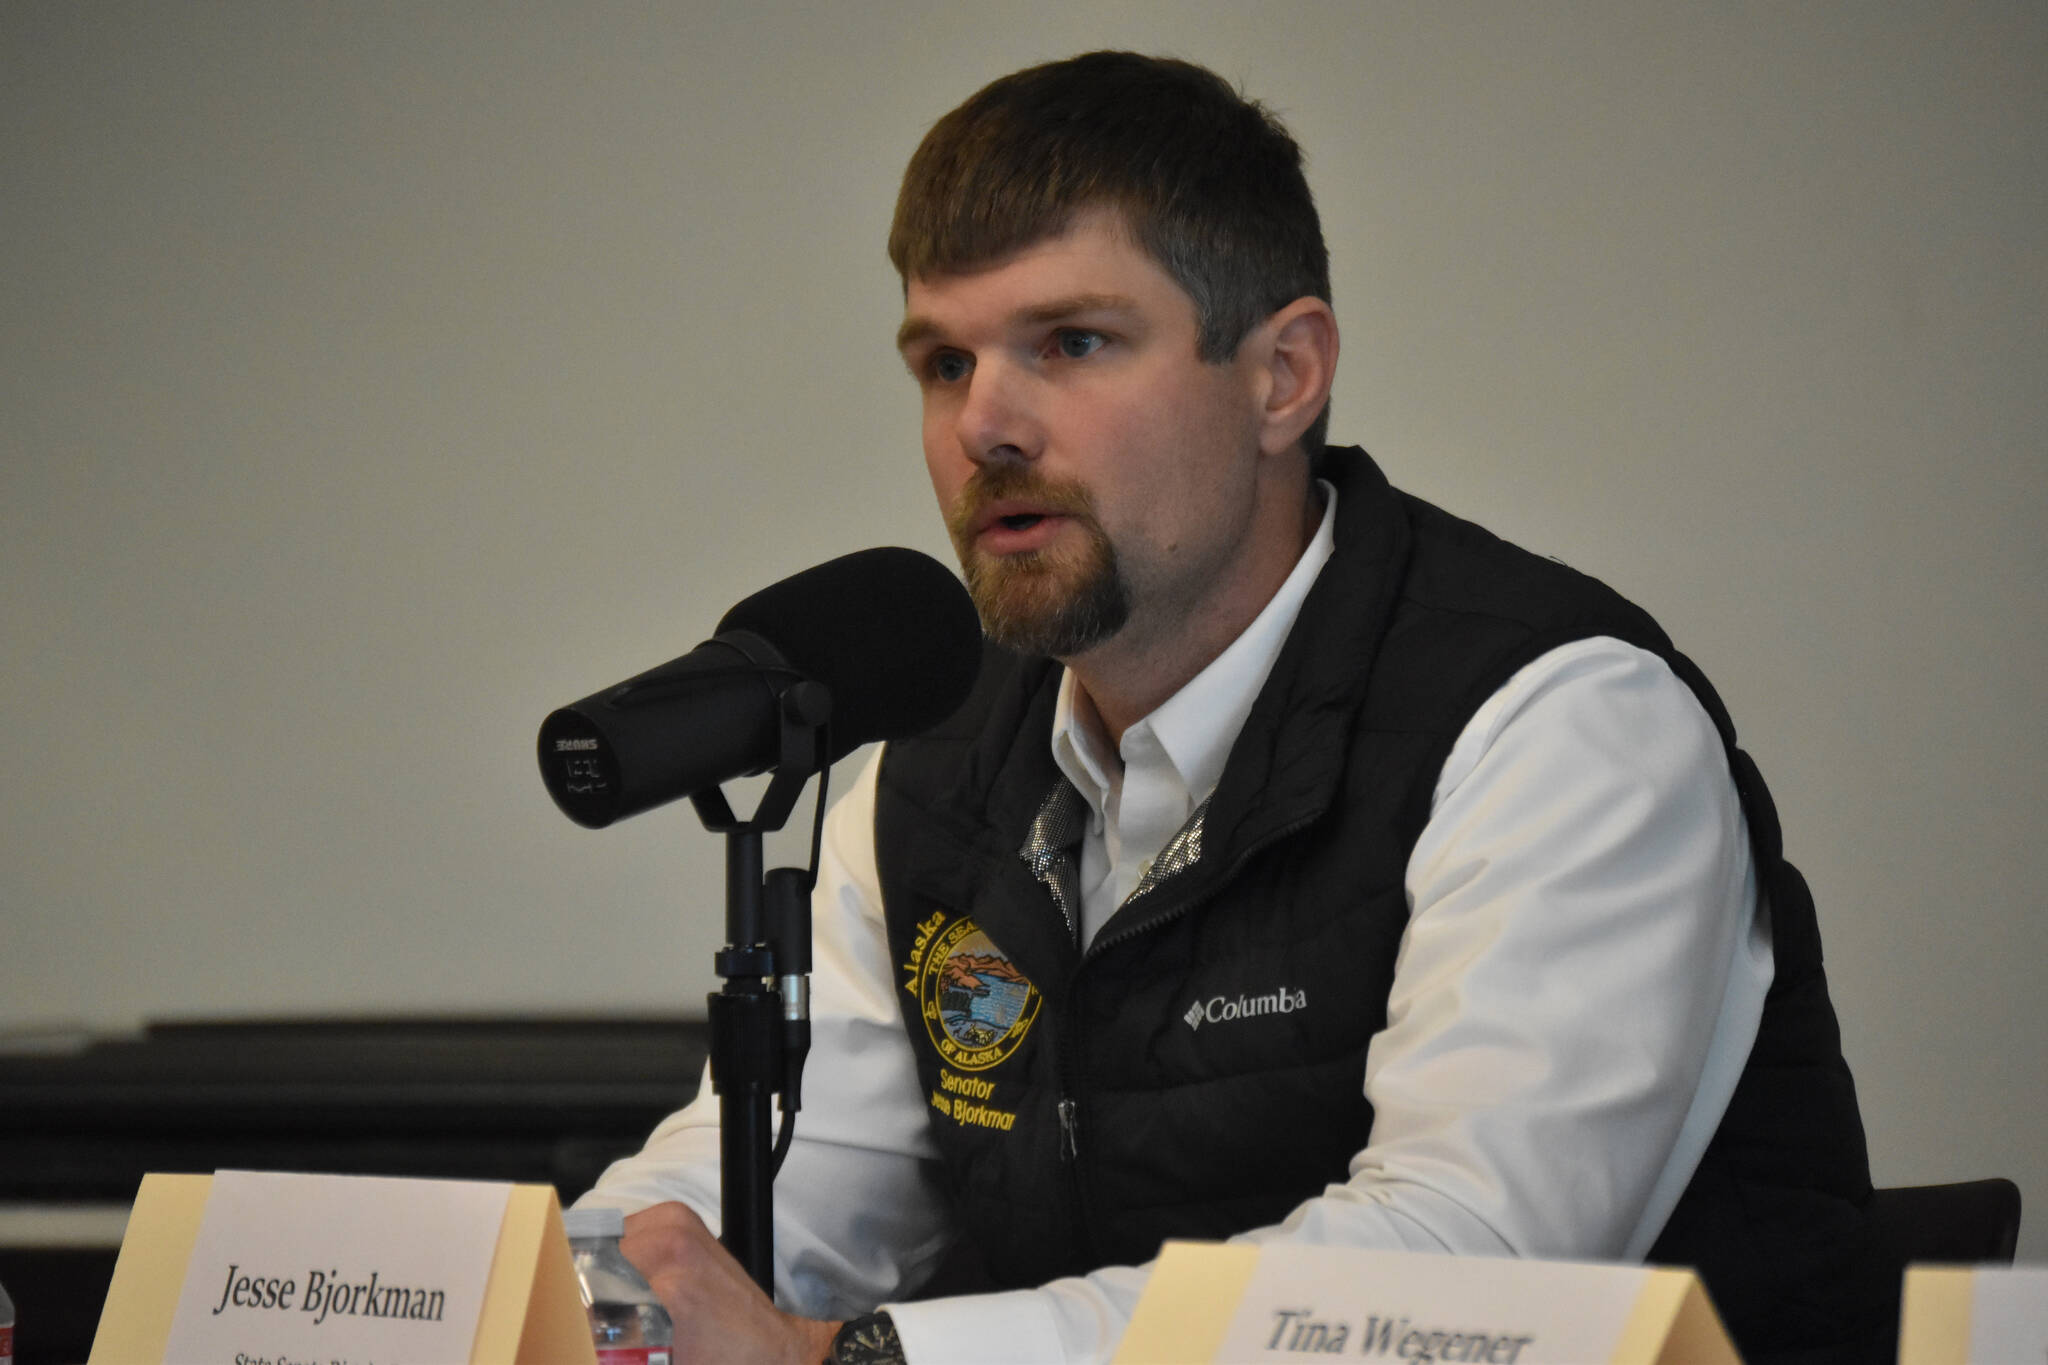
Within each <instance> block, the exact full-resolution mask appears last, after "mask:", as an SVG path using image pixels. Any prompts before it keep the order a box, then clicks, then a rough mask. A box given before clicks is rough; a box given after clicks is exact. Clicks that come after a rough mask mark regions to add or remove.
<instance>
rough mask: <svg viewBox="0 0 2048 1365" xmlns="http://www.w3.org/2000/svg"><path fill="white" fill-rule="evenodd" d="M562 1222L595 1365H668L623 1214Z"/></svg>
mask: <svg viewBox="0 0 2048 1365" xmlns="http://www.w3.org/2000/svg"><path fill="white" fill-rule="evenodd" d="M562 1223H563V1226H565V1227H566V1228H567V1229H568V1230H569V1256H570V1259H572V1260H573V1261H575V1263H576V1280H577V1283H578V1285H579V1286H580V1287H581V1288H582V1291H583V1311H584V1312H586V1313H588V1314H589V1315H590V1339H591V1341H592V1342H593V1343H594V1344H595V1345H596V1346H597V1365H669V1355H670V1350H669V1348H670V1347H671V1346H672V1345H673V1344H674V1342H675V1327H674V1324H672V1323H671V1322H670V1321H669V1316H668V1310H667V1309H665V1308H663V1307H662V1306H661V1301H660V1300H659V1299H657V1298H655V1297H654V1291H653V1290H652V1289H649V1288H648V1287H647V1281H645V1280H643V1279H641V1278H640V1272H639V1271H637V1270H635V1269H634V1268H633V1263H632V1262H631V1261H629V1260H627V1259H626V1257H625V1254H624V1253H623V1252H621V1251H620V1250H619V1238H620V1236H621V1235H623V1234H624V1233H625V1231H626V1215H625V1214H623V1213H621V1212H619V1211H618V1210H617V1209H570V1210H569V1211H568V1212H566V1213H564V1214H563V1215H562ZM0 1365H4V1362H0Z"/></svg>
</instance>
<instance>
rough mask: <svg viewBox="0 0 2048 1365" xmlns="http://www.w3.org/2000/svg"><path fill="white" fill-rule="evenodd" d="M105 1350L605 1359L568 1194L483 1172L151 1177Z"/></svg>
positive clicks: (331, 1357)
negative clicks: (576, 1263) (449, 1176)
mask: <svg viewBox="0 0 2048 1365" xmlns="http://www.w3.org/2000/svg"><path fill="white" fill-rule="evenodd" d="M92 1359H93V1361H95V1362H109V1363H110V1365H111V1363H112V1362H122V1363H123V1365H127V1363H129V1362H138V1361H162V1362H166V1365H442V1363H443V1362H463V1361H475V1362H484V1361H488V1362H493V1363H494V1365H495V1362H504V1363H505V1365H520V1363H521V1362H540V1361H567V1362H592V1363H593V1365H594V1362H595V1359H596V1354H595V1350H594V1348H593V1346H592V1344H591V1337H590V1329H589V1325H588V1322H587V1320H586V1318H585V1316H584V1313H583V1308H582V1304H581V1301H580V1298H579V1295H578V1293H577V1289H576V1277H575V1271H574V1269H573V1267H572V1266H571V1265H570V1262H569V1252H568V1242H567V1239H566V1237H565V1236H564V1235H563V1232H562V1217H561V1210H560V1207H559V1205H558V1204H557V1203H556V1201H555V1194H554V1191H553V1190H552V1189H551V1188H549V1187H547V1186H515V1185H508V1184H490V1183H484V1182H476V1181H448V1180H398V1179H385V1178H377V1177H351V1176H319V1175H284V1174H275V1173H269V1172H253V1171H227V1172H222V1173H221V1174H219V1175H217V1176H213V1177H207V1176H164V1175H151V1176H145V1177H144V1178H143V1183H142V1188H141V1190H140V1191H139V1192H138V1194H137V1196H136V1202H135V1208H134V1210H133V1212H132V1213H131V1214H130V1216H129V1221H128V1231H127V1235H126V1236H125V1237H124V1238H123V1240H122V1244H121V1255H120V1259H119V1260H118V1261H117V1262H116V1263H115V1267H114V1279H113V1283H112V1285H111V1286H110V1288H109V1290H108V1294H107V1304H106V1308H105V1310H104V1311H103V1312H102V1314H101V1317H100V1326H99V1331H98V1333H97V1334H96V1335H95V1337H94V1339H93V1352H92Z"/></svg>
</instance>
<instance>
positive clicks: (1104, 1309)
mask: <svg viewBox="0 0 2048 1365" xmlns="http://www.w3.org/2000/svg"><path fill="white" fill-rule="evenodd" d="M889 252H890V257H891V259H892V260H893V261H894V262H895V265H896V268H897V270H898V271H899V272H900V274H901V275H902V279H903V286H904V301H905V308H904V317H903V321H902V325H901V327H900V328H899V330H898V332H897V344H898V347H899V349H900V350H901V353H902V356H903V360H904V363H905V365H906V366H907V367H908V369H909V371H910V374H911V376H912V378H913V379H914V381H915V382H916V384H917V386H918V389H919V391H920V393H921V394H922V396H923V410H924V420H923V437H924V452H925V461H926V464H927V466H928V469H929V472H930V474H931V479H932V485H933V488H934V490H935V491H936V492H937V494H938V500H939V506H940V509H941V510H942V512H943V513H944V515H945V519H946V525H947V528H948V530H949V531H950V533H951V535H952V539H953V542H954V545H955V546H956V548H957V550H958V552H959V556H960V561H961V566H962V568H963V569H964V571H965V576H966V579H967V583H968V586H969V589H970V590H971V592H972V595H973V598H974V601H975V605H976V607H977V609H978V610H979V612H980V615H981V619H982V624H983V627H984V629H985V631H986V633H987V635H988V637H989V640H990V641H991V644H990V646H989V648H988V651H987V657H986V659H985V660H984V664H983V668H982V673H981V679H980V682H979V683H978V684H977V686H976V689H975V692H974V695H973V696H972V698H971V699H970V700H969V701H968V702H967V704H966V705H965V706H964V707H963V708H962V709H961V710H960V711H959V712H958V713H956V714H955V715H953V716H952V717H951V718H950V719H948V720H947V721H945V722H943V723H942V724H940V725H939V726H938V727H936V728H935V729H933V730H931V731H929V732H927V733H926V734H924V735H922V736H920V737H919V738H917V739H915V740H909V741H901V742H896V743H891V744H890V745H888V746H887V747H886V749H885V750H884V752H883V753H882V755H881V757H880V759H879V760H878V761H877V762H874V763H871V764H870V765H869V766H868V767H867V768H866V770H865V771H864V772H863V773H862V774H861V776H860V778H859V779H858V781H857V783H856V784H855V786H854V789H853V790H852V791H851V792H850V793H849V794H848V795H847V796H846V797H845V799H843V800H842V801H841V802H840V803H839V804H838V805H837V806H836V807H835V808H834V810H833V812H832V814H831V816H830V818H829V821H828V826H827V835H826V842H825V847H824V852H823V857H822V860H821V876H820V881H819V886H818V891H817V895H816V901H815V915H816V926H817V928H816V933H817V950H816V964H817V965H816V971H815V978H814V980H815V987H814V989H815V994H814V999H813V1023H814V1037H815V1042H814V1048H813V1052H812V1059H811V1063H810V1067H809V1072H808V1075H809V1079H808V1081H807V1083H806V1095H805V1107H804V1111H803V1114H802V1116H801V1121H800V1122H799V1124H798V1130H797V1131H798V1137H797V1140H796V1143H795V1145H794V1148H793V1149H792V1151H791V1153H790V1156H789V1158H788V1160H787V1163H786V1164H785V1166H784V1167H783V1171H782V1174H781V1177H780V1179H779V1180H778V1182H777V1186H776V1229H775V1234H776V1253H777V1265H776V1269H777V1287H778V1296H779V1299H780V1301H781V1304H782V1305H783V1308H781V1309H778V1308H777V1307H775V1306H774V1305H771V1304H770V1303H769V1302H768V1301H767V1299H766V1298H765V1297H763V1296H762V1295H761V1294H760V1293H759V1292H758V1291H757V1290H755V1289H754V1288H753V1286H752V1285H751V1283H750V1282H749V1281H748V1280H747V1278H746V1276H745V1275H744V1273H742V1272H741V1271H740V1270H739V1268H738V1267H737V1266H736V1265H734V1264H733V1262H732V1261H731V1260H730V1258H728V1257H727V1256H726V1255H725V1254H724V1252H723V1250H722V1249H721V1248H720V1247H719V1246H718V1244H717V1243H716V1241H715V1240H714V1239H713V1236H712V1231H711V1230H709V1229H707V1228H706V1227H705V1226H704V1223H703V1222H702V1221H701V1220H702V1219H703V1218H705V1217H710V1218H714V1219H715V1217H716V1214H717V1210H718V1207H719V1202H718V1135H717V1132H716V1125H717V1108H716V1103H715V1101H714V1100H713V1099H712V1098H711V1097H710V1095H709V1094H708V1090H707V1093H706V1094H704V1095H703V1096H702V1097H700V1099H699V1101H698V1102H697V1103H695V1104H693V1105H691V1106H690V1107H689V1108H687V1109H685V1110H684V1111H683V1112H681V1113H680V1114H677V1115H676V1116H674V1117H673V1118H671V1119H669V1120H668V1121H667V1122H665V1123H664V1124H663V1125H662V1126H661V1127H660V1128H659V1129H658V1130H657V1131H656V1132H655V1133H654V1135H653V1136H652V1137H651V1138H650V1139H649V1141H648V1144H647V1147H646V1149H645V1150H644V1151H643V1152H642V1153H641V1154H640V1155H639V1156H636V1157H633V1158H630V1159H628V1160H626V1161H622V1162H620V1163H618V1164H617V1165H616V1166H614V1167H613V1168H612V1169H611V1170H610V1171H609V1172H607V1173H606V1175H605V1177H604V1179H603V1180H602V1181H601V1182H600V1184H599V1186H598V1188H597V1190H595V1191H594V1192H593V1193H592V1194H591V1195H590V1196H588V1197H587V1202H596V1203H613V1204H618V1205H620V1206H623V1207H626V1208H628V1209H629V1210H636V1211H637V1212H635V1214H634V1216H633V1217H632V1218H631V1219H629V1221H628V1236H627V1240H626V1244H625V1247H626V1252H627V1255H628V1256H629V1257H631V1258H632V1259H633V1260H634V1261H635V1262H636V1263H638V1264H639V1265H640V1266H641V1267H642V1269H643V1270H644V1271H645V1272H646V1273H647V1275H648V1278H649V1280H650V1282H651V1283H652V1284H653V1285H654V1286H655V1288H656V1289H657V1290H658V1291H659V1292H660V1294H661V1295H662V1297H663V1299H664V1301H665V1302H666V1303H667V1304H668V1306H669V1308H670V1311H671V1313H672V1314H673V1315H674V1317H675V1321H676V1332H677V1342H678V1346H679V1353H680V1355H681V1357H682V1359H685V1360H691V1359H701V1360H720V1361H730V1360H741V1359H759V1360H775V1361H793V1362H803V1365H813V1363H814V1362H817V1361H820V1360H844V1361H854V1360H859V1361H880V1360H907V1361H910V1362H914V1363H915V1362H925V1361H945V1362H955V1361H968V1360H986V1361H1054V1360H1076V1361H1081V1360H1088V1361H1099V1360H1105V1359H1107V1357H1108V1356H1109V1354H1110V1353H1111V1352H1112V1351H1113V1350H1114V1348H1115V1344H1116V1341H1117V1338H1118V1336H1119V1334H1120V1332H1121V1330H1122V1328H1123V1325H1124V1323H1125V1322H1126V1321H1127V1320H1128V1317H1129V1315H1130V1312H1131V1309H1132V1306H1133V1304H1134V1303H1135V1300H1136V1297H1137V1294H1138V1292H1139V1290H1140V1289H1141V1288H1142V1286H1143V1283H1144V1279H1145V1269H1144V1267H1145V1264H1146V1262H1148V1261H1149V1260H1150V1259H1151V1258H1152V1257H1153V1256H1154V1255H1155V1253H1156V1252H1157V1250H1158V1248H1159V1245H1160V1243H1161V1242H1162V1241H1163V1240H1164V1239H1166V1238H1169V1237H1182V1238H1226V1237H1242V1238H1246V1239H1249V1240H1254V1241H1274V1240H1292V1241H1300V1242H1308V1243H1321V1244H1332V1245H1347V1246H1369V1247H1385V1248H1394V1249H1408V1250H1418V1251H1431V1252H1448V1253H1454V1254H1459V1255H1473V1256H1539V1257H1560V1258H1563V1257H1569V1258H1599V1259H1619V1260H1643V1259H1648V1260H1652V1261H1659V1262H1669V1263H1674V1264H1682V1265H1690V1266H1695V1267H1697V1268H1698V1269H1699V1270H1700V1272H1701V1274H1702V1276H1703V1278H1704V1279H1705V1281H1706V1283H1707V1285H1708V1287H1709V1289H1710V1290H1711V1292H1712V1294H1713V1296H1714V1299H1715V1301H1716V1303H1717V1304H1718V1306H1719V1307H1720V1309H1721V1312H1722V1314H1723V1317H1724V1319H1725V1320H1726V1322H1727V1324H1728V1326H1729V1328H1730V1330H1731V1332H1732V1333H1733V1335H1734V1337H1735V1340H1736V1342H1737V1344H1738V1346H1739V1347H1740V1348H1741V1349H1742V1351H1743V1352H1744V1353H1745V1355H1746V1356H1748V1357H1749V1358H1750V1359H1752V1360H1759V1359H1769V1358H1772V1357H1774V1356H1783V1357H1797V1358H1799V1359H1807V1360H1826V1359H1857V1358H1862V1355H1863V1354H1864V1353H1867V1352H1870V1351H1877V1352H1880V1353H1881V1352H1882V1351H1884V1350H1888V1343H1874V1342H1871V1341H1869V1340H1868V1339H1867V1338H1868V1336H1869V1335H1870V1333H1871V1330H1872V1329H1873V1328H1874V1327H1876V1326H1877V1325H1878V1323H1879V1320H1880V1319H1881V1318H1882V1316H1883V1312H1884V1306H1883V1298H1884V1294H1885V1292H1886V1285H1885V1284H1884V1281H1883V1279H1882V1271H1881V1269H1880V1267H1879V1264H1878V1261H1877V1259H1876V1257H1875V1255H1874V1253H1873V1252H1872V1250H1871V1248H1870V1246H1869V1241H1868V1238H1867V1235H1866V1232H1865V1227H1864V1219H1863V1213H1862V1205H1863V1203H1864V1201H1865V1200H1866V1199H1867V1197H1868V1194H1869V1189H1870V1182H1869V1173H1868V1169H1867V1164H1866V1161H1865V1157H1864V1147H1863V1135H1862V1127H1861V1122H1860V1119H1859V1118H1858V1115H1857V1109H1856V1101H1855V1094H1854V1090H1853V1087H1852V1085H1851V1082H1850V1077H1849V1073H1848V1069H1847V1067H1846V1066H1845V1065H1844V1063H1843V1061H1842V1057H1841V1051H1840V1047H1839V1042H1838V1038H1837V1033H1836V1026H1835V1020H1834V1014H1833V1010H1832V1007H1831V1006H1830V1004H1829V1001H1828V996H1827V988H1826V983H1825V979H1824V977H1823V975H1822V971H1821V955H1820V944H1819V937H1818V931H1817V929H1816V927H1815V920H1814V912H1813V906H1812V902H1811V900H1810V898H1809V897H1808V895H1807V892H1806V889H1805V886H1804V884H1803V882H1802V881H1801V880H1800V878H1799V875H1798V873H1797V872H1796V871H1795V870H1794V869H1793V868H1792V867H1791V866H1790V864H1788V863H1787V862H1786V861H1785V860H1784V858H1783V856H1782V853H1781V847H1780V841H1779V837H1778V830H1777V826H1776V819H1775V815H1774V814H1773V811H1772V808H1771V804H1770V800H1769V797H1768V794H1767V793H1766V791H1765V789H1764V787H1763V784H1762V781H1761V779H1760V778H1759V777H1758V776H1757V773H1756V770H1755V768H1754V766H1753V765H1751V764H1750V762H1749V760H1748V758H1747V757H1746V756H1745V755H1743V754H1741V753H1740V751H1739V750H1737V749H1736V748H1735V744H1734V734H1733V730H1732V728H1731V727H1730V725H1729V723H1728V720H1727V717H1726V715H1725V713H1724V712H1723V711H1722V709H1721V705H1720V702H1719V701H1718V699H1717V698H1716V697H1715V695H1714V693H1713V691H1712V689H1711V688H1710V687H1709V686H1708V684H1707V682H1706V680H1705V679H1704V678H1703V677H1702V676H1701V675H1700V674H1699V672H1698V671H1697V670H1696V669H1695V668H1694V667H1693V666H1692V665H1691V663H1690V662H1689V661H1687V660H1686V659H1685V658H1684V656H1683V655H1681V654H1679V653H1678V652H1677V651H1676V650H1675V649H1674V647H1673V646H1672V644H1671V642H1670V641H1669V640H1668V639H1667V638H1666V637H1665V635H1664V634H1663V632H1662V631H1661V630H1659V629H1658V627H1657V625H1656V623H1655V622H1653V621H1652V620H1651V619H1650V618H1649V617H1648V616H1647V615H1645V614H1644V613H1643V612H1642V611H1641V610H1640V609H1638V608H1636V607H1634V606H1633V605H1631V604H1630V603H1628V602H1627V601H1625V600H1624V599H1622V598H1621V597H1619V596H1618V595H1616V594H1615V593H1613V592H1612V591H1610V590H1609V589H1607V588H1606V587H1604V586H1603V585H1601V584H1599V583H1597V582H1595V581H1593V580H1591V579H1589V578H1586V577H1584V576H1583V575H1580V574H1577V573H1574V572H1573V571H1571V570H1569V569H1566V568H1564V567H1562V566H1561V565H1558V564H1556V563H1554V562H1552V561H1549V560H1545V559H1542V558H1539V557H1537V556H1534V555H1531V554H1528V553H1526V552H1524V551H1522V550H1519V549H1517V548H1515V547H1513V546H1511V545H1508V544H1506V543H1504V542H1502V541H1500V540H1498V539H1496V538H1495V537H1493V536H1492V535H1490V534H1488V533H1487V532H1486V531H1484V530H1482V529H1480V528H1479V527H1477V526H1474V525H1471V524H1470V523H1467V522H1463V521H1459V520H1457V519H1456V518H1454V517H1452V516H1449V515H1447V514H1446V513H1444V512H1442V511H1439V510H1438V509H1436V508H1434V507H1431V506H1429V505H1428V504H1426V503H1423V502H1420V501H1418V500H1416V499H1414V498H1411V497H1408V496H1407V495H1405V494H1402V493H1400V492H1398V491H1397V490H1395V489H1393V488H1392V487H1390V486H1389V485H1388V483H1387V481H1386V480H1385V478H1384V477H1383V476H1382V475H1381V473H1380V471H1379V469H1378V468H1377V467H1376V466H1375V465H1374V464H1373V463H1372V461H1371V460H1369V459H1368V458H1367V457H1366V456H1365V455H1364V454H1363V452H1360V451H1358V450H1351V449H1338V448H1326V447H1325V444H1324V426H1325V420H1326V419H1325V412H1326V407H1327V402H1328V398H1329V394H1330V388H1331V384H1332V381H1333V379H1334V377H1335V373H1336V366H1337V355H1338V332H1337V322H1336V317H1335V314H1334V313H1333V312H1332V310H1331V305H1330V302H1329V296H1330V290H1329V272H1328V264H1327V256H1326V253H1325V250H1324V246H1323V240H1322V232H1321V227H1320V224H1319V222H1318V219H1317V216H1316V210H1315V206H1314V203H1313V201H1312V199H1311V197H1310V193H1309V189H1308V185H1307V183H1306V181H1305V179H1304V178H1303V175H1302V170H1301V153H1300V149H1299V148H1298V147H1297V146H1296V145H1295V144H1294V142H1293V140H1292V139H1291V138H1290V137H1289V136H1288V134H1287V133H1286V131H1285V130H1284V129H1283V128H1282V127H1281V126H1280V125H1279V123H1278V122H1277V120H1275V119H1274V118H1273V117H1272V116H1271V115H1270V114H1268V113H1267V112H1266V111H1265V110H1264V109H1263V108H1262V107H1261V106H1259V105H1258V104H1256V103H1252V102H1249V101H1247V100H1245V99H1243V98H1241V97H1240V96H1239V95H1238V94H1237V93H1236V92H1235V91H1233V90H1232V89H1231V88H1230V87H1229V86H1228V85H1227V84H1226V83H1225V82H1223V81H1222V80H1220V79H1219V78H1218V77H1216V76H1215V75H1213V74H1211V73H1209V72H1207V71H1205V70H1202V69H1201V68H1199V67H1194V66H1190V65H1187V64H1185V63H1181V62H1175V61H1165V60H1157V59H1152V58H1146V57H1140V56H1135V55H1132V54H1126V53H1094V54H1090V55H1087V56H1082V57H1077V58H1074V59H1072V60H1070V61H1065V62H1058V63H1053V64H1050V65H1047V66H1041V67H1036V68H1033V69H1031V70H1027V71H1022V72H1019V73H1016V74H1015V75H1011V76H1008V77H1005V78H1003V79H1001V80H998V81H996V82H995V83H993V84H991V85H990V86H988V87H987V88H986V89H984V90H982V91H981V92H979V93H978V94H976V95H975V96H973V97H972V98H971V99H969V100H968V101H967V102H966V103H965V104H963V105H962V106H960V107H959V108H958V109H956V110H954V111H953V112H952V113H950V114H948V115H946V117H944V118H943V119H941V120H940V121H939V122H938V123H937V124H936V125H935V126H934V127H933V128H932V130H931V132H930V133H929V134H928V135H927V136H926V138H925V140H924V142H923V144H922V145H921V146H920V147H919V148H918V150H917V152H916V154H915V155H914V156H913V157H912V159H911V162H910V166H909V169H908V171H907V172H906V174H905V176H904V182H903V189H902V193H901V197H900V198H899V200H898V203H897V208H896V219H895V224H894V226H893V228H892V230H891V233H890V240H889ZM934 1283H936V1284H939V1285H944V1286H947V1287H948V1288H949V1289H950V1288H957V1287H974V1288H976V1289H978V1290H980V1291H982V1292H975V1293H964V1294H963V1293H953V1294H947V1295H945V1296H942V1297H928V1298H925V1299H923V1300H922V1301H917V1302H904V1301H903V1300H905V1299H907V1298H911V1297H913V1296H916V1295H918V1294H919V1293H920V1292H925V1293H929V1292H931V1291H930V1290H928V1289H927V1286H929V1285H932V1284H934ZM878 1304H882V1305H889V1306H888V1307H887V1308H886V1309H884V1310H883V1311H882V1312H880V1313H876V1312H874V1311H873V1310H874V1309H875V1307H876V1305H878ZM785 1309H786V1310H787V1311H784V1310H785ZM842 1320H844V1321H843V1325H842ZM692 1352H695V1354H694V1355H693V1354H692Z"/></svg>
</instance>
